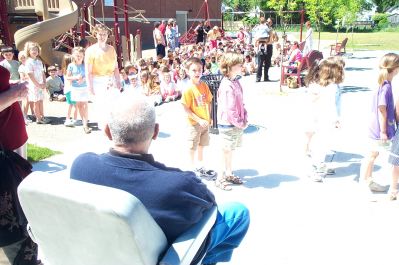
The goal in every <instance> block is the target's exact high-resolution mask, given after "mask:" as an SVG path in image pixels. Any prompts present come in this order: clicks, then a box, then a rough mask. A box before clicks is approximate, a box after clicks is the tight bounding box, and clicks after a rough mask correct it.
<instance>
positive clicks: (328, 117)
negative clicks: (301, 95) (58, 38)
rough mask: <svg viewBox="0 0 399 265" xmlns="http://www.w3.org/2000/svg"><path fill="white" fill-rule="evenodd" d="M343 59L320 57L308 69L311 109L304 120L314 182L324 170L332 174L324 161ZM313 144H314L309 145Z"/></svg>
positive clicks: (332, 123)
mask: <svg viewBox="0 0 399 265" xmlns="http://www.w3.org/2000/svg"><path fill="white" fill-rule="evenodd" d="M343 65H344V64H343V63H341V62H339V61H338V60H337V59H335V58H334V57H330V58H328V59H326V60H321V61H320V62H318V63H316V64H315V65H314V66H313V67H312V68H311V69H310V71H309V74H308V76H307V77H306V82H307V84H308V85H309V92H310V102H309V107H310V113H309V115H305V116H306V117H307V118H309V120H308V122H307V124H306V130H305V133H306V135H307V137H308V138H307V146H306V153H307V155H308V156H309V157H310V158H311V169H312V170H311V172H310V174H309V177H310V178H311V179H312V180H313V181H316V182H321V181H323V178H324V177H325V176H326V175H327V174H334V173H335V171H334V170H333V169H328V168H327V165H326V163H325V159H326V155H327V154H328V152H329V151H330V150H331V149H330V146H329V143H330V142H331V138H332V132H333V130H334V129H335V128H336V124H337V121H338V117H337V110H336V105H335V98H336V93H337V89H338V86H339V85H340V84H341V83H342V82H343V80H344V67H343ZM311 144H312V146H313V148H312V149H311V148H310V145H311Z"/></svg>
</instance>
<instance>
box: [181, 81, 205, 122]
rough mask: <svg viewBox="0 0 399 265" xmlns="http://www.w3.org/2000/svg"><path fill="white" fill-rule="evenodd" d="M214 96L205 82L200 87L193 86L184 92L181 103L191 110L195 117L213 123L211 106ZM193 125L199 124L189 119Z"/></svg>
mask: <svg viewBox="0 0 399 265" xmlns="http://www.w3.org/2000/svg"><path fill="white" fill-rule="evenodd" d="M211 102H212V94H211V91H210V90H209V87H208V85H207V84H205V83H204V82H201V83H200V84H199V85H195V84H191V85H190V86H188V87H187V89H185V90H184V92H183V95H182V97H181V103H182V104H183V105H185V106H186V107H187V108H189V109H190V110H191V111H192V112H193V113H194V114H195V115H197V116H198V117H200V118H201V119H204V120H207V121H208V122H210V121H211V114H210V104H211ZM188 120H189V122H190V123H191V124H192V125H195V124H197V122H196V121H194V120H193V119H192V118H190V117H189V118H188Z"/></svg>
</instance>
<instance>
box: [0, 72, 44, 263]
mask: <svg viewBox="0 0 399 265" xmlns="http://www.w3.org/2000/svg"><path fill="white" fill-rule="evenodd" d="M9 80H10V72H9V71H8V70H7V69H6V68H4V67H2V66H0V149H1V150H0V152H1V156H0V172H1V179H0V184H1V185H0V201H1V202H2V203H0V247H1V248H2V249H3V251H4V253H5V255H6V256H7V258H8V260H9V262H10V264H14V265H36V264H38V261H37V245H36V244H35V243H34V242H33V241H32V240H31V238H30V237H29V236H28V234H27V231H26V223H27V221H26V219H25V217H24V216H23V214H21V213H22V210H21V209H20V207H21V206H20V205H19V203H18V202H17V199H16V198H17V186H18V184H19V183H20V182H21V181H22V179H23V178H24V177H25V176H26V175H28V174H29V173H30V172H31V165H30V163H29V162H27V161H26V160H25V159H23V158H21V156H22V157H24V158H26V152H21V151H22V150H23V149H25V148H24V147H25V143H26V141H27V140H28V135H27V133H26V129H25V121H24V118H23V115H22V111H21V107H20V106H19V104H18V101H20V100H22V99H24V98H26V96H27V94H28V89H27V87H26V85H25V84H24V83H19V84H14V85H10V84H9ZM14 150H15V152H17V153H19V154H20V155H21V156H18V155H17V154H15V153H14V152H13V151H14ZM26 253H29V255H28V254H26Z"/></svg>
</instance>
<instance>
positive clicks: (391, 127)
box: [369, 81, 396, 140]
mask: <svg viewBox="0 0 399 265" xmlns="http://www.w3.org/2000/svg"><path fill="white" fill-rule="evenodd" d="M393 101H394V100H393V94H392V86H391V82H389V81H384V83H383V84H382V86H381V87H380V88H379V89H378V90H377V91H375V92H374V95H373V103H372V109H371V115H372V116H371V123H370V127H369V137H370V138H371V139H375V140H379V139H380V132H381V130H380V129H381V127H380V121H379V110H378V107H379V106H385V107H386V110H387V126H386V128H387V136H388V139H391V138H392V137H393V136H394V135H395V124H396V121H395V105H394V102H393Z"/></svg>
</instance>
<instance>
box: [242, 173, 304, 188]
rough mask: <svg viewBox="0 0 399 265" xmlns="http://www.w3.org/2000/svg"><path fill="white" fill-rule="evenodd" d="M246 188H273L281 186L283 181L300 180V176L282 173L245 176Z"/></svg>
mask: <svg viewBox="0 0 399 265" xmlns="http://www.w3.org/2000/svg"><path fill="white" fill-rule="evenodd" d="M243 180H244V181H245V182H244V186H245V187H246V188H250V189H253V188H265V189H273V188H277V187H279V186H280V183H282V182H291V181H297V180H299V178H298V177H295V176H290V175H282V174H269V175H265V176H254V177H250V178H248V177H243Z"/></svg>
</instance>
